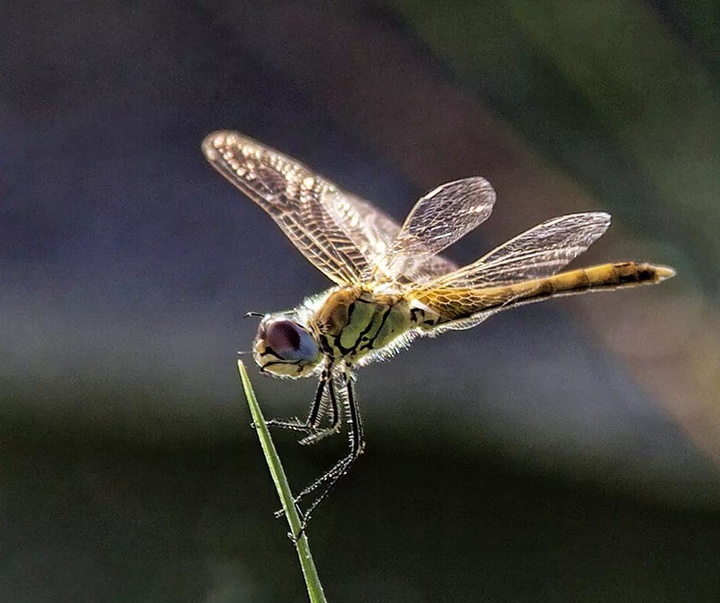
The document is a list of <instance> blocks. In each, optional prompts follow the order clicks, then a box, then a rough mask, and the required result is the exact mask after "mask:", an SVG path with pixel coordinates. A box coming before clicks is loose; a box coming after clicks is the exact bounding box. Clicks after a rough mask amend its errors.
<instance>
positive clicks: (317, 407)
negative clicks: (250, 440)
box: [267, 366, 337, 442]
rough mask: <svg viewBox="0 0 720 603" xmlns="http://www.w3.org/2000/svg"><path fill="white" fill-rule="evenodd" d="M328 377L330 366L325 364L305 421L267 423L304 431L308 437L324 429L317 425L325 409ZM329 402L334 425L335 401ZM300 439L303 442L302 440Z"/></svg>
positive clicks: (275, 420) (293, 420) (284, 420)
mask: <svg viewBox="0 0 720 603" xmlns="http://www.w3.org/2000/svg"><path fill="white" fill-rule="evenodd" d="M330 379H331V377H330V367H329V366H327V367H325V368H324V369H323V372H322V374H321V375H320V379H319V382H318V387H317V390H316V392H315V399H314V400H313V403H312V406H311V407H310V413H309V414H308V417H307V419H305V421H300V420H299V419H270V420H268V421H267V424H268V425H269V426H270V427H280V428H281V429H290V430H292V431H302V432H304V433H309V434H311V435H310V436H308V437H312V435H314V434H316V433H318V432H320V433H322V432H323V431H325V430H324V429H323V430H319V427H318V426H319V424H320V421H322V419H323V417H324V416H325V413H326V411H327V409H326V407H327V402H326V401H325V395H326V391H327V389H328V382H329V381H330ZM331 403H332V405H333V409H332V420H333V426H334V424H335V423H336V422H337V403H336V402H334V401H331ZM301 441H302V442H304V440H301Z"/></svg>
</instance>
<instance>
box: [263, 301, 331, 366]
mask: <svg viewBox="0 0 720 603" xmlns="http://www.w3.org/2000/svg"><path fill="white" fill-rule="evenodd" d="M253 356H254V357H255V362H257V363H258V365H259V366H260V370H261V371H263V372H268V373H272V374H274V375H279V376H280V377H305V376H307V375H309V374H311V373H312V372H313V371H314V370H315V368H316V367H317V365H318V363H319V362H320V359H321V358H322V354H321V353H320V348H319V346H318V343H317V341H316V340H315V338H314V337H313V335H312V334H311V333H310V331H309V330H308V329H307V328H306V327H304V326H303V325H302V324H300V323H298V322H297V321H296V320H293V318H292V317H290V316H287V315H279V316H278V315H275V316H266V317H265V318H263V319H262V321H260V325H259V326H258V332H257V337H256V338H255V343H254V344H253Z"/></svg>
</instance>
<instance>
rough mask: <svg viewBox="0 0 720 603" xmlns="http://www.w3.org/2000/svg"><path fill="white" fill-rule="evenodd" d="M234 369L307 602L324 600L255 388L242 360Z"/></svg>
mask: <svg viewBox="0 0 720 603" xmlns="http://www.w3.org/2000/svg"><path fill="white" fill-rule="evenodd" d="M238 370H239V371H240V379H242V384H243V389H244V390H245V398H246V399H247V402H248V406H249V407H250V414H251V415H252V419H253V423H254V425H255V430H256V431H257V434H258V438H259V439H260V446H262V450H263V453H264V455H265V461H266V462H267V465H268V468H269V469H270V475H272V479H273V482H274V483H275V488H276V489H277V493H278V496H279V497H280V502H281V503H282V508H283V511H284V512H285V517H287V520H288V524H289V525H290V534H289V536H291V538H292V540H293V542H295V550H296V551H297V554H298V558H299V559H300V567H301V568H302V572H303V576H304V578H305V585H306V587H307V591H308V596H309V597H310V601H311V603H326V601H327V600H326V599H325V594H324V593H323V588H322V584H320V578H319V577H318V574H317V569H316V568H315V562H314V561H313V558H312V554H311V553H310V545H309V544H308V539H307V536H306V535H305V532H304V531H303V533H302V534H300V530H301V527H302V520H301V519H300V514H299V513H298V510H297V507H296V505H295V503H294V502H293V495H292V492H291V491H290V485H289V484H288V481H287V477H286V476H285V470H284V469H283V467H282V464H281V462H280V457H278V454H277V450H275V444H273V441H272V438H271V437H270V431H269V430H268V428H267V424H266V423H265V418H264V417H263V415H262V411H261V410H260V406H259V405H258V402H257V398H256V397H255V392H254V391H253V388H252V384H251V383H250V378H249V377H248V374H247V371H246V370H245V365H244V364H243V362H242V360H238ZM298 534H300V537H297V535H298Z"/></svg>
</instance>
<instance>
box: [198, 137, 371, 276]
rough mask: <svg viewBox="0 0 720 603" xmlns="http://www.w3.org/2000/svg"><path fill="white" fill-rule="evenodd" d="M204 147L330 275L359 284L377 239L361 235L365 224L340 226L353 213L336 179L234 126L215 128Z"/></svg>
mask: <svg viewBox="0 0 720 603" xmlns="http://www.w3.org/2000/svg"><path fill="white" fill-rule="evenodd" d="M203 151H204V153H205V156H206V157H207V159H208V161H209V162H210V163H211V164H212V166H213V167H214V168H215V169H216V170H217V171H218V172H220V173H221V174H222V175H223V176H225V178H227V179H228V180H229V181H230V182H231V183H232V184H234V185H235V186H236V187H237V188H238V189H240V190H241V191H242V192H243V193H244V194H245V195H247V196H248V197H250V199H252V200H253V201H254V202H255V203H257V205H259V206H260V207H261V208H262V209H263V210H265V212H266V213H267V214H268V215H270V217H272V219H273V220H275V222H276V223H277V225H278V226H279V227H280V228H281V229H282V231H283V232H284V233H285V235H286V236H287V237H288V239H290V241H291V242H292V243H293V244H294V245H295V246H296V247H297V248H298V249H299V250H300V252H301V253H302V254H303V255H304V256H305V257H306V258H307V259H308V260H310V262H311V263H312V264H313V265H314V266H315V267H316V268H318V269H319V270H320V271H321V272H323V273H324V274H325V275H326V276H327V277H328V278H330V280H332V281H334V282H335V283H337V284H341V285H342V284H360V275H361V274H363V273H364V272H367V271H368V270H369V269H370V268H371V267H372V266H373V265H374V264H371V263H370V259H369V257H368V256H366V255H365V253H367V254H368V255H370V250H371V249H373V247H374V245H375V244H376V241H363V240H362V229H361V228H357V229H354V230H353V232H352V234H353V235H354V236H351V235H350V234H348V232H346V231H345V230H344V229H343V228H342V227H341V226H340V224H339V223H338V221H337V220H338V219H339V218H338V216H341V215H342V214H343V212H345V213H352V211H351V210H352V206H353V204H352V202H351V201H350V200H349V199H348V198H347V197H345V198H344V202H345V204H344V205H343V204H341V203H339V202H338V196H342V193H340V192H339V191H338V189H337V188H336V187H335V185H333V184H332V183H331V182H328V181H327V180H324V179H323V178H321V177H319V176H317V175H315V174H314V173H312V172H311V171H310V170H308V169H307V168H306V167H305V166H303V165H302V164H300V163H298V162H296V161H294V160H293V159H290V158H289V157H286V156H285V155H282V154H281V153H278V152H276V151H273V150H272V149H270V148H268V147H265V146H263V145H260V144H258V143H256V142H255V141H253V140H251V139H249V138H246V137H244V136H241V135H240V134H236V133H234V132H216V133H214V134H211V135H210V136H208V137H207V138H206V139H205V141H204V142H203ZM328 199H330V201H329V202H328V201H327V200H328ZM328 204H329V206H328ZM358 213H359V212H358ZM363 250H364V251H365V253H363Z"/></svg>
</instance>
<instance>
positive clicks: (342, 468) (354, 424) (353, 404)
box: [295, 370, 365, 538]
mask: <svg viewBox="0 0 720 603" xmlns="http://www.w3.org/2000/svg"><path fill="white" fill-rule="evenodd" d="M342 379H343V381H342V385H343V388H344V395H343V401H344V406H345V413H346V415H347V422H348V427H349V440H350V451H349V452H348V454H347V456H345V457H343V458H342V459H340V460H339V461H338V462H337V463H336V464H335V465H334V466H333V467H332V468H331V469H329V470H328V471H326V472H325V473H324V474H323V475H321V476H320V477H319V478H318V479H316V480H315V481H314V482H313V483H311V484H310V485H309V486H307V487H306V488H305V489H304V490H302V491H301V492H300V494H298V495H297V497H295V503H296V504H297V503H298V502H300V500H301V499H302V498H304V497H305V496H306V495H308V494H310V493H311V492H314V491H315V490H317V489H318V488H320V487H321V486H323V485H324V488H323V489H322V491H321V492H320V494H319V495H318V496H317V497H316V498H315V500H314V501H313V502H312V503H311V504H310V506H309V507H308V508H307V509H306V510H305V512H304V514H303V521H302V526H301V529H300V533H298V534H296V535H295V538H298V537H299V536H300V535H301V534H302V533H303V531H304V530H305V528H306V527H307V524H308V522H309V521H310V516H311V515H312V513H313V511H315V509H317V507H318V505H320V503H321V502H322V501H323V500H325V498H326V497H327V496H328V494H330V492H331V491H332V489H333V488H334V487H335V486H336V485H337V483H338V481H339V480H340V478H341V477H342V476H343V475H345V474H346V473H347V472H348V470H349V469H350V466H351V465H352V464H353V462H354V461H355V460H356V459H357V458H358V456H360V454H361V453H362V451H363V449H364V447H365V440H364V437H363V428H362V419H361V418H360V411H359V409H358V405H357V401H356V400H355V390H354V387H353V383H352V378H351V376H350V373H349V371H347V370H346V371H345V373H344V374H343V377H342ZM329 387H330V388H331V391H332V390H333V389H334V382H333V381H330V383H329ZM331 395H332V394H331Z"/></svg>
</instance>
